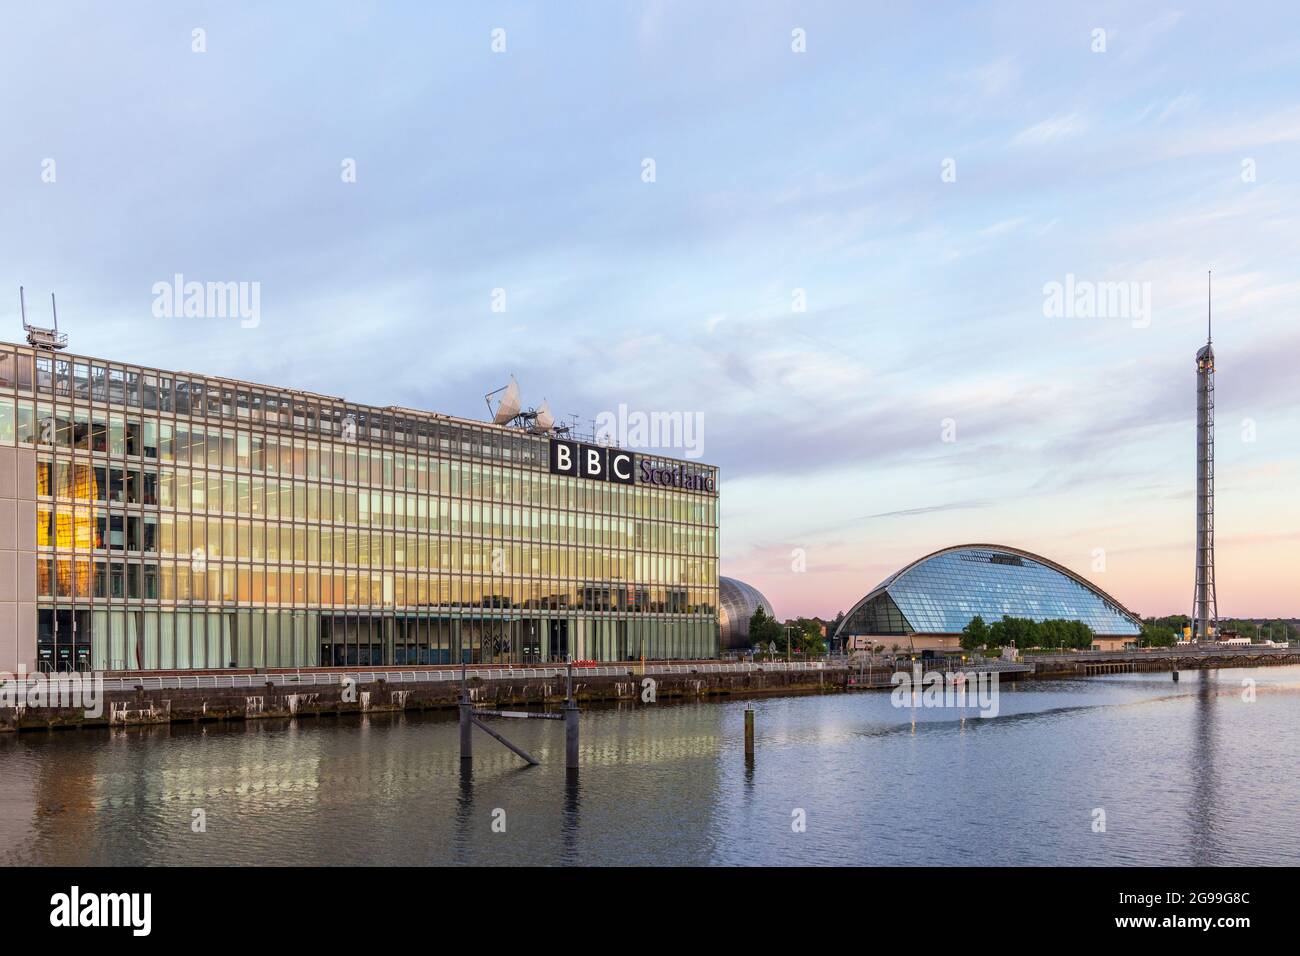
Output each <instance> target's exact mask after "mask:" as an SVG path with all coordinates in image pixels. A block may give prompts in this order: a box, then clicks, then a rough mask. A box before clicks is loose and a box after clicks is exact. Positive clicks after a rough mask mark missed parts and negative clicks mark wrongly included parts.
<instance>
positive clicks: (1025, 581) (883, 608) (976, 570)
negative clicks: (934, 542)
mask: <svg viewBox="0 0 1300 956" xmlns="http://www.w3.org/2000/svg"><path fill="white" fill-rule="evenodd" d="M976 615H979V616H980V617H982V618H983V619H984V621H985V623H992V622H993V621H997V620H1000V619H1001V618H1002V617H1003V615H1006V616H1009V617H1027V618H1030V619H1032V620H1035V621H1046V620H1049V619H1058V620H1066V621H1082V622H1083V623H1084V624H1087V625H1088V626H1089V627H1090V628H1092V630H1093V633H1094V634H1097V635H1098V636H1123V637H1130V636H1136V635H1138V634H1140V633H1141V632H1142V622H1141V621H1140V620H1139V618H1138V617H1137V615H1135V614H1133V612H1131V611H1129V610H1128V609H1127V608H1125V607H1124V606H1123V605H1121V604H1120V603H1119V602H1118V601H1116V600H1115V599H1114V598H1112V597H1111V596H1110V595H1108V594H1106V593H1105V592H1104V591H1102V590H1101V589H1100V588H1098V587H1096V586H1095V585H1093V584H1090V583H1088V582H1087V581H1086V580H1084V579H1083V578H1081V577H1080V576H1079V575H1077V574H1075V573H1074V572H1073V571H1070V570H1068V569H1067V568H1063V567H1061V566H1060V565H1059V564H1056V563H1054V562H1052V561H1049V560H1048V559H1047V558H1042V557H1039V556H1038V555H1034V554H1030V553H1029V552H1027V551H1019V550H1017V549H1015V548H1006V547H1001V546H998V545H988V544H975V545H961V546H959V547H955V548H947V549H945V550H943V551H936V552H935V553H934V554H931V555H928V556H927V557H924V558H921V559H920V560H919V561H915V562H913V563H912V564H909V565H908V566H907V567H905V568H903V569H902V570H901V571H898V572H896V573H895V574H893V575H891V576H890V577H888V578H886V579H885V580H884V581H883V582H881V583H880V584H879V585H878V586H877V587H875V588H874V589H873V590H872V591H870V592H869V593H868V594H867V595H866V597H864V598H863V599H862V600H861V601H859V602H858V603H857V604H856V605H854V607H853V609H852V610H851V611H849V613H848V614H846V615H845V617H844V620H843V621H842V622H841V623H840V626H839V628H838V629H837V630H836V634H837V635H845V636H848V635H869V634H879V635H896V634H913V633H918V634H959V633H961V630H962V628H964V627H965V626H966V625H967V624H969V623H970V619H971V618H973V617H975V616H976Z"/></svg>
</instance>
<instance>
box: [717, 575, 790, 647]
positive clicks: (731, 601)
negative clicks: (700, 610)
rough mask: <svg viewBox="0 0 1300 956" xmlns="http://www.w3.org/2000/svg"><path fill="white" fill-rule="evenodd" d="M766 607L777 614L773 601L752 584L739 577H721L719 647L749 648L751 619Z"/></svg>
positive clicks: (772, 613)
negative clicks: (773, 607) (758, 610)
mask: <svg viewBox="0 0 1300 956" xmlns="http://www.w3.org/2000/svg"><path fill="white" fill-rule="evenodd" d="M760 607H761V608H762V609H763V610H764V611H765V612H766V613H767V614H769V615H771V616H772V617H776V614H775V612H773V610H772V605H771V603H770V602H769V601H768V600H767V598H765V597H763V594H762V592H760V591H759V590H758V588H756V587H754V586H753V585H752V584H746V583H745V582H744V581H737V580H736V579H735V578H724V577H719V578H718V647H719V648H720V649H721V650H723V651H728V650H731V651H735V650H741V649H745V648H748V647H749V646H750V643H749V619H750V618H752V617H753V616H754V611H756V610H757V609H758V608H760Z"/></svg>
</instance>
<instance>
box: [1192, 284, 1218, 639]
mask: <svg viewBox="0 0 1300 956" xmlns="http://www.w3.org/2000/svg"><path fill="white" fill-rule="evenodd" d="M1206 281H1207V295H1206V310H1205V324H1206V331H1205V346H1204V348H1202V349H1201V350H1200V351H1199V352H1197V353H1196V593H1195V594H1194V595H1193V596H1192V640H1193V641H1212V640H1214V639H1215V632H1216V631H1217V630H1218V626H1219V624H1218V617H1219V609H1218V603H1217V601H1216V600H1215V597H1214V348H1213V347H1212V345H1211V342H1212V341H1213V338H1214V335H1213V333H1214V327H1213V324H1212V323H1213V319H1212V317H1211V315H1212V311H1211V310H1212V306H1211V303H1210V296H1211V291H1212V287H1211V286H1210V285H1209V284H1208V283H1210V282H1212V281H1213V280H1212V277H1207V280H1206Z"/></svg>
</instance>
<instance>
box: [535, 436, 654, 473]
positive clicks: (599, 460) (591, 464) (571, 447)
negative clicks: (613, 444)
mask: <svg viewBox="0 0 1300 956" xmlns="http://www.w3.org/2000/svg"><path fill="white" fill-rule="evenodd" d="M551 474H553V475H567V476H568V477H570V478H589V479H591V480H593V481H616V482H618V483H619V484H621V485H630V484H632V482H633V481H634V480H635V476H636V471H635V466H634V463H633V460H632V453H631V452H630V451H622V450H621V449H618V448H605V447H603V446H601V445H587V444H584V443H583V442H577V441H563V440H561V439H559V438H552V439H551Z"/></svg>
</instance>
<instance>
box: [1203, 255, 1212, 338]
mask: <svg viewBox="0 0 1300 956" xmlns="http://www.w3.org/2000/svg"><path fill="white" fill-rule="evenodd" d="M1213 299H1214V270H1212V269H1211V270H1210V271H1209V272H1207V273H1206V274H1205V341H1206V343H1207V344H1208V343H1210V342H1213V341H1214V315H1213V309H1214V302H1213Z"/></svg>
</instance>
